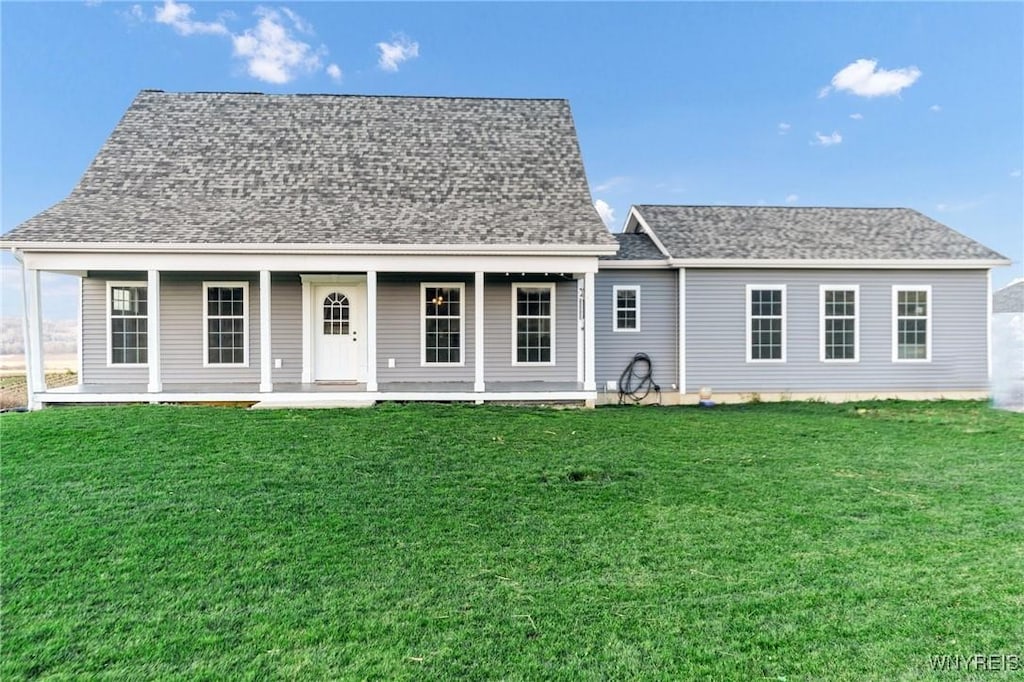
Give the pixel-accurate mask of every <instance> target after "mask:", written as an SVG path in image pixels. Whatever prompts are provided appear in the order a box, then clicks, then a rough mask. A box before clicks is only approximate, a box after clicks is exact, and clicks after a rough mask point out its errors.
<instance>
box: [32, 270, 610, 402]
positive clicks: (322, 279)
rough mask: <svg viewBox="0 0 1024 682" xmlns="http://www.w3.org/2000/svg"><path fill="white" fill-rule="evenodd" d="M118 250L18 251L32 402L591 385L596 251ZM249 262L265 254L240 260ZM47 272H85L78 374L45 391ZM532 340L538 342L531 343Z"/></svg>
mask: <svg viewBox="0 0 1024 682" xmlns="http://www.w3.org/2000/svg"><path fill="white" fill-rule="evenodd" d="M121 255H122V254H93V255H87V254H74V256H76V257H77V259H75V258H72V257H71V255H70V254H39V253H25V254H22V257H23V264H24V293H25V313H26V315H25V328H26V338H27V339H28V343H27V344H26V347H27V353H26V364H27V368H28V380H29V396H30V407H41V406H44V405H52V404H68V403H116V402H154V403H156V402H251V403H254V404H261V405H262V406H280V407H287V406H296V407H298V406H336V405H337V406H342V405H353V406H355V405H357V404H360V405H361V404H373V403H375V402H378V401H469V402H476V403H483V402H494V401H511V402H520V401H539V402H583V403H587V404H593V401H594V400H595V399H596V397H597V391H596V385H595V362H594V336H595V335H594V324H593V321H594V291H595V289H594V275H595V272H596V258H593V257H580V256H551V257H539V256H522V255H518V256H493V255H490V256H489V255H479V256H475V257H465V256H432V257H430V258H424V257H422V256H410V255H407V254H403V255H395V256H390V257H386V258H383V257H379V256H364V257H355V256H338V255H334V256H324V255H320V256H309V255H307V256H304V257H302V258H297V257H292V256H288V255H281V254H277V255H273V256H271V255H264V256H262V257H260V258H256V257H242V256H239V255H238V254H224V255H223V256H221V257H220V258H218V259H216V260H217V264H218V265H220V266H221V267H219V268H218V269H216V270H214V269H212V268H210V267H209V266H210V265H212V262H213V259H212V258H211V257H212V256H214V254H206V253H202V254H191V255H187V256H186V255H185V254H181V255H177V254H176V256H177V257H176V258H170V257H169V254H147V257H148V259H150V260H152V261H153V264H154V265H157V264H159V265H161V267H158V268H147V269H145V270H139V269H137V267H138V265H136V267H135V268H128V267H124V266H125V265H128V261H127V260H124V259H118V258H116V256H121ZM147 257H137V258H134V259H131V260H132V261H133V262H134V263H136V264H138V263H139V261H145V260H147ZM69 259H70V260H71V261H74V262H75V264H77V265H79V266H80V267H81V269H78V268H72V267H69V266H70V265H71V264H72V263H71V262H69ZM257 261H258V262H259V264H260V265H262V266H263V267H261V268H260V269H258V270H250V269H246V267H247V266H251V265H252V264H253V263H254V262H257ZM356 263H359V264H360V265H362V268H358V269H357V267H354V266H355V265H356ZM470 264H471V265H472V266H473V267H472V269H470V268H469V267H467V266H469V265H470ZM55 265H57V266H60V267H54V266H55ZM34 266H35V267H34ZM86 266H87V267H86ZM298 266H302V267H298ZM367 266H370V267H367ZM373 267H376V268H377V269H372V268H373ZM43 270H55V271H60V272H66V273H71V274H78V275H79V276H80V277H82V282H83V286H82V288H81V294H80V306H81V308H80V327H81V333H82V338H81V343H80V346H81V349H80V358H81V360H80V365H81V372H80V375H79V376H80V383H79V384H78V385H76V386H70V387H62V388H51V389H46V388H45V383H44V381H43V371H42V367H43V357H42V355H43V354H42V344H41V328H42V321H41V315H40V308H41V306H40V295H41V294H40V287H39V274H40V272H41V271H43ZM524 291H525V292H526V293H527V294H536V292H538V291H539V292H541V295H542V298H543V300H542V305H541V309H540V311H539V312H537V311H534V310H533V309H532V308H530V309H529V310H527V308H524V301H525V300H526V298H528V296H526V294H524V293H523V292H524ZM545 292H547V293H545ZM229 294H230V295H231V296H236V298H232V299H231V301H228V302H227V303H234V304H237V305H236V308H237V319H236V321H237V326H235V327H232V328H231V331H232V332H234V333H235V334H236V338H237V340H236V341H235V342H234V346H232V345H231V343H230V342H229V341H223V340H224V339H229V337H230V334H226V333H224V332H223V331H221V332H220V336H218V337H217V339H218V341H217V342H216V343H215V342H214V340H213V338H214V337H213V336H211V334H213V333H214V332H213V331H212V330H214V329H216V328H220V329H223V328H224V325H225V324H226V322H225V320H227V322H230V319H229V318H230V317H231V314H229V313H228V312H224V311H225V310H228V308H229V307H230V306H228V304H227V303H226V302H225V301H226V300H227V299H224V297H225V296H228V295H229ZM442 294H443V295H442ZM432 296H433V299H432V298H431V297H432ZM453 296H455V300H457V302H458V305H457V306H453V307H452V308H451V309H448V308H446V309H445V310H444V311H442V310H441V308H442V307H444V306H442V304H441V300H442V299H447V298H451V297H453ZM517 296H519V300H517ZM132 297H134V298H132ZM218 297H220V298H218ZM424 297H425V298H424ZM229 298H230V296H229ZM121 299H125V300H127V299H131V300H129V301H128V302H127V303H126V302H125V300H121ZM136 299H137V301H136ZM432 300H433V303H434V306H433V309H431V301H432ZM138 301H141V302H142V304H141V305H139V304H138ZM445 302H446V303H447V302H448V301H445ZM122 304H123V305H124V306H126V310H127V309H129V308H130V310H128V313H130V315H125V316H130V317H133V319H134V322H133V325H134V326H133V328H134V329H136V330H142V331H143V333H141V334H140V333H138V332H137V331H136V332H135V336H134V337H132V338H134V339H135V340H136V341H135V342H134V345H133V343H132V342H125V341H124V340H123V339H124V336H123V335H122V336H118V334H119V333H120V332H119V331H116V330H120V329H122V328H123V325H122V323H121V319H120V318H121V317H122V315H120V313H119V312H118V311H116V310H115V308H116V307H117V306H119V305H122ZM215 304H216V305H215ZM132 306H135V307H134V308H133V307H132ZM218 306H219V307H218ZM222 309H223V310H222ZM534 313H536V314H534ZM536 317H540V318H541V319H540V322H536V321H535V318H536ZM215 319H216V320H219V322H218V324H219V325H221V326H220V327H217V326H216V325H214V323H213V320H215ZM538 325H545V326H541V327H538ZM538 328H539V329H541V332H536V329H538ZM112 330H114V331H112ZM438 330H442V331H438ZM531 334H532V336H531ZM545 334H546V335H549V337H550V338H547V337H545V336H544V335H545ZM537 338H541V341H540V343H541V344H542V348H541V351H540V353H537V351H536V348H534V347H533V346H532V345H531V344H535V342H536V339H537ZM524 339H526V340H525V341H524ZM222 341H223V343H222ZM545 343H546V344H548V345H547V346H544V345H543V344H545ZM218 352H219V353H220V355H219V356H218V355H217V353H218ZM126 360H127V361H126ZM225 360H226V361H225Z"/></svg>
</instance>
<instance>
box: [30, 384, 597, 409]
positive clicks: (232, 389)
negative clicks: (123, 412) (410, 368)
mask: <svg viewBox="0 0 1024 682" xmlns="http://www.w3.org/2000/svg"><path fill="white" fill-rule="evenodd" d="M259 389H260V386H259V384H228V385H225V384H175V383H169V384H164V386H163V390H162V391H160V392H159V393H155V392H152V391H149V387H148V386H147V385H146V384H124V385H109V384H79V385H77V386H64V387H61V388H51V389H49V390H47V391H45V392H43V393H37V394H36V399H37V400H38V402H39V403H40V404H43V405H47V404H71V403H83V404H90V403H91V404H103V403H145V402H148V403H190V402H201V403H211V402H225V403H253V404H254V405H256V406H259V407H362V406H369V405H372V404H374V403H376V402H380V401H398V402H414V401H421V402H449V401H450V402H475V403H485V402H526V401H533V402H537V401H539V402H553V403H588V402H590V401H592V400H593V399H594V391H586V390H584V389H583V385H582V384H579V383H575V382H548V381H498V382H491V383H490V384H488V385H487V387H486V390H484V391H476V390H474V385H473V383H472V382H384V383H379V384H378V386H377V390H375V391H370V390H368V388H367V386H366V384H365V383H345V384H340V383H311V384H302V383H298V384H292V383H289V384H282V383H278V384H275V386H274V390H273V391H271V392H269V393H268V392H265V391H260V390H259Z"/></svg>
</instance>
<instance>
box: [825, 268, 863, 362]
mask: <svg viewBox="0 0 1024 682" xmlns="http://www.w3.org/2000/svg"><path fill="white" fill-rule="evenodd" d="M858 294H859V287H858V286H857V285H855V284H849V285H843V286H828V285H822V286H821V361H822V362H856V361H857V359H858V358H859V352H860V351H859V348H858V345H859V342H860V340H859V339H858V338H857V336H858V331H859V325H858V322H857V306H858V305H859V304H858V301H857V299H858Z"/></svg>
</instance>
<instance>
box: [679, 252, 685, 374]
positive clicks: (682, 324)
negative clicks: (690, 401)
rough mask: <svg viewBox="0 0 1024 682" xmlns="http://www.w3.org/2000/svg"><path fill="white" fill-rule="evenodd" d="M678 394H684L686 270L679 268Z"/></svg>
mask: <svg viewBox="0 0 1024 682" xmlns="http://www.w3.org/2000/svg"><path fill="white" fill-rule="evenodd" d="M679 392H680V393H686V268H679Z"/></svg>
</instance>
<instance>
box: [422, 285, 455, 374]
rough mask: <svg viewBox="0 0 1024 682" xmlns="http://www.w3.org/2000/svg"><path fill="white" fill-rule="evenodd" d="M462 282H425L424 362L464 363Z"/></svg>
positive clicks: (442, 363)
mask: <svg viewBox="0 0 1024 682" xmlns="http://www.w3.org/2000/svg"><path fill="white" fill-rule="evenodd" d="M464 288H465V285H463V284H422V285H421V286H420V300H422V301H423V304H422V305H423V357H422V363H421V364H423V365H462V364H464V363H463V342H464V338H463V333H462V328H463V324H462V321H463V306H462V304H463V298H464V297H463V291H464Z"/></svg>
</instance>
